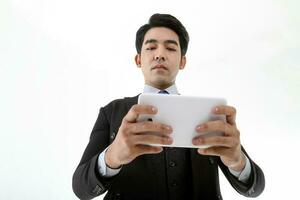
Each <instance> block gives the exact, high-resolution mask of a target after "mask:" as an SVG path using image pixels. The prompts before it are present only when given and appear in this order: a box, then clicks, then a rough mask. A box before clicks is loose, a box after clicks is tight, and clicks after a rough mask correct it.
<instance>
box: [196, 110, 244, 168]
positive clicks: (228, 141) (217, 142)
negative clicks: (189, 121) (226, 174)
mask: <svg viewBox="0 0 300 200" xmlns="http://www.w3.org/2000/svg"><path fill="white" fill-rule="evenodd" d="M212 112H213V114H220V115H226V122H224V121H222V120H217V121H208V122H206V123H204V124H201V125H200V126H198V127H197V128H196V131H197V132H198V133H199V136H197V137H195V138H194V139H193V144H194V145H210V146H211V147H209V148H206V149H202V148H199V149H198V153H199V154H202V155H213V156H220V158H221V160H222V162H223V163H224V164H225V165H226V166H227V167H229V168H230V169H232V170H235V171H242V170H243V169H244V167H245V165H246V158H245V155H244V154H243V152H242V150H241V142H240V132H239V130H238V129H237V126H236V123H235V117H236V109H235V108H234V107H231V106H217V107H215V108H214V109H213V110H212ZM212 131H220V132H223V133H224V135H223V136H212V137H201V134H203V133H207V132H212Z"/></svg>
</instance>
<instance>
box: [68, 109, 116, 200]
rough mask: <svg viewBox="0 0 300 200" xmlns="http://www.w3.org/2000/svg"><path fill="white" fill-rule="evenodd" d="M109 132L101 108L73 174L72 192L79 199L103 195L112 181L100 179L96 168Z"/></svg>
mask: <svg viewBox="0 0 300 200" xmlns="http://www.w3.org/2000/svg"><path fill="white" fill-rule="evenodd" d="M109 132H110V125H109V121H108V118H107V114H106V110H105V108H101V109H100V112H99V115H98V118H97V121H96V123H95V125H94V128H93V130H92V133H91V135H90V140H89V143H88V145H87V147H86V149H85V151H84V153H83V156H82V158H81V161H80V163H79V165H78V167H77V168H76V170H75V172H74V174H73V180H72V187H73V191H74V193H75V194H76V196H77V197H78V198H80V199H92V198H94V197H96V196H99V195H100V194H103V193H104V192H105V191H106V190H107V189H108V188H109V186H110V184H111V183H112V181H113V180H114V177H112V178H104V177H101V176H100V174H99V171H98V168H97V160H98V156H99V155H100V153H101V152H102V151H104V150H105V148H106V147H107V146H108V145H109Z"/></svg>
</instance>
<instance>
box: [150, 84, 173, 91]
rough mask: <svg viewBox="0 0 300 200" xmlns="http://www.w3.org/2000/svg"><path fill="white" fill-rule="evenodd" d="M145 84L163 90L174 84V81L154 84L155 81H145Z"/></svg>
mask: <svg viewBox="0 0 300 200" xmlns="http://www.w3.org/2000/svg"><path fill="white" fill-rule="evenodd" d="M145 83H146V84H147V85H150V86H152V87H155V88H157V89H159V90H164V89H167V88H168V87H170V86H171V85H173V84H175V82H171V83H166V84H155V83H147V82H145Z"/></svg>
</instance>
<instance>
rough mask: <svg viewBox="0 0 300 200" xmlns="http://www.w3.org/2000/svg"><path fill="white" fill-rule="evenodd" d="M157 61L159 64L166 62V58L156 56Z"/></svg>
mask: <svg viewBox="0 0 300 200" xmlns="http://www.w3.org/2000/svg"><path fill="white" fill-rule="evenodd" d="M155 61H157V62H159V63H160V62H164V61H165V57H164V56H155Z"/></svg>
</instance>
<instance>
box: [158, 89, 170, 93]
mask: <svg viewBox="0 0 300 200" xmlns="http://www.w3.org/2000/svg"><path fill="white" fill-rule="evenodd" d="M158 94H169V92H168V91H167V90H160V91H159V92H158Z"/></svg>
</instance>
